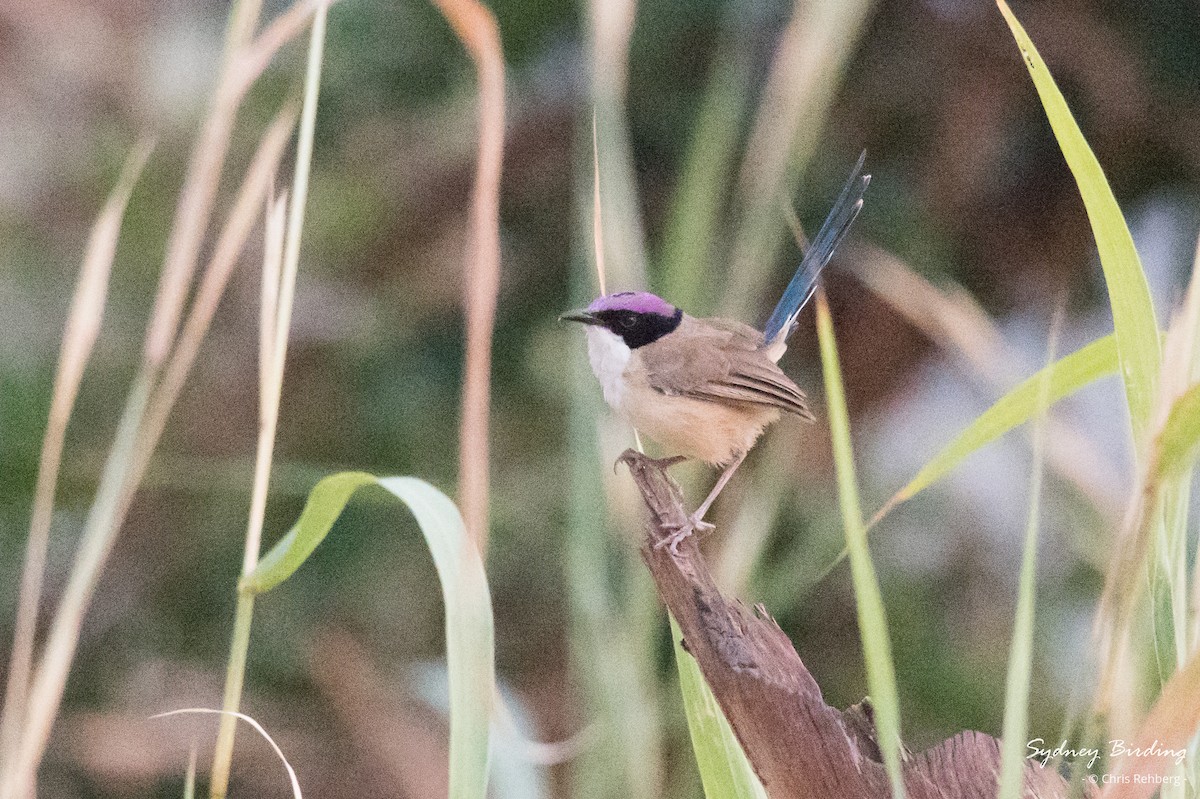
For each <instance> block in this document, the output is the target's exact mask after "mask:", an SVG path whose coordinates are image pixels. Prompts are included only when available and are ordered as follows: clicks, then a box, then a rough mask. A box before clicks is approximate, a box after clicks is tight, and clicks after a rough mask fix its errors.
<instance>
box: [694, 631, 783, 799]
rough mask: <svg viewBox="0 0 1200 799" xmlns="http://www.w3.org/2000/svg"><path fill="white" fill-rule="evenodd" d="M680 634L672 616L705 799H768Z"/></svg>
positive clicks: (697, 765) (697, 764)
mask: <svg viewBox="0 0 1200 799" xmlns="http://www.w3.org/2000/svg"><path fill="white" fill-rule="evenodd" d="M682 637H683V636H682V634H681V633H680V632H679V626H678V625H677V624H676V623H675V619H673V618H672V619H671V640H673V641H674V642H675V664H676V666H678V668H679V690H680V693H682V694H683V709H684V712H685V714H686V715H687V722H688V732H689V733H691V738H692V751H693V752H694V753H695V755H696V767H697V768H698V769H699V770H700V781H701V782H702V783H703V784H704V795H705V797H707V799H767V792H766V790H765V789H764V788H763V786H762V783H761V782H759V780H758V776H757V775H756V774H755V773H754V769H753V767H751V765H750V761H749V760H747V759H746V753H745V752H744V751H742V745H741V744H740V743H738V739H737V737H736V736H735V735H734V734H733V729H732V728H731V727H730V726H729V722H728V721H727V720H726V719H725V714H724V713H723V712H721V706H720V705H718V704H717V699H716V697H714V696H713V694H712V691H711V690H709V688H708V683H706V682H705V681H704V675H702V674H701V673H700V666H699V665H697V663H696V659H695V658H694V657H692V656H691V655H689V654H688V653H687V651H686V650H684V648H683V646H682V644H681V641H682Z"/></svg>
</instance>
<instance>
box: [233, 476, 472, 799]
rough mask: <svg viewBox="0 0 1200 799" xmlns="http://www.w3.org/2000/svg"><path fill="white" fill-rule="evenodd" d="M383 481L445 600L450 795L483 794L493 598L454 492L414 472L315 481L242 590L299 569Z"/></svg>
mask: <svg viewBox="0 0 1200 799" xmlns="http://www.w3.org/2000/svg"><path fill="white" fill-rule="evenodd" d="M372 485H373V486H378V487H380V488H382V489H384V490H385V491H387V492H388V493H390V494H391V495H392V496H394V497H395V498H396V499H398V500H400V501H401V502H402V503H403V504H404V505H405V506H406V507H407V508H408V509H409V510H410V511H411V512H412V514H413V516H415V517H416V520H417V525H418V526H419V527H420V528H421V533H422V534H423V535H424V536H425V543H426V545H428V547H429V553H430V555H432V556H433V564H434V566H435V567H436V568H437V573H438V580H439V581H440V583H441V587H442V598H443V600H444V601H445V603H446V664H447V671H448V673H449V677H450V797H451V799H483V797H484V795H485V792H486V789H487V772H488V725H489V724H490V721H491V716H492V702H493V697H494V695H495V670H494V669H495V643H494V633H493V626H492V603H491V598H490V596H489V594H488V586H487V577H486V576H485V574H484V569H483V560H482V558H480V555H479V550H478V549H477V547H476V546H475V544H474V543H473V542H472V541H471V539H470V538H469V537H468V535H467V531H466V528H465V527H464V525H463V520H462V516H461V515H460V514H459V512H458V509H457V508H456V507H455V506H454V503H453V502H451V501H450V498H449V497H447V496H446V495H445V494H443V493H442V492H441V491H438V490H437V489H436V488H434V487H433V486H431V485H430V484H429V483H426V482H425V481H423V480H418V479H417V478H415V477H382V478H381V477H375V476H374V475H370V474H367V473H365V472H342V473H340V474H335V475H331V476H329V477H326V478H325V479H324V480H322V481H321V482H319V483H317V485H316V487H314V488H313V490H312V492H311V493H310V494H309V496H308V502H307V503H306V504H305V506H304V510H303V511H302V512H301V514H300V518H299V520H298V521H297V522H296V524H295V526H294V527H293V528H292V529H291V530H290V531H289V532H288V534H287V535H285V536H284V537H283V538H282V539H281V540H280V541H279V543H277V544H276V545H275V546H274V547H272V548H271V551H270V552H268V553H267V554H266V555H264V556H263V558H262V560H261V561H259V564H258V567H257V568H256V569H255V570H254V571H253V572H252V573H251V574H249V575H248V576H247V577H246V578H245V579H244V580H242V582H241V585H240V586H239V588H240V590H242V591H245V592H248V593H252V594H261V593H265V592H266V591H270V590H271V589H272V588H274V587H276V586H278V585H279V584H280V583H282V582H283V581H284V580H286V579H287V578H288V577H290V576H291V575H292V574H293V573H295V571H296V569H298V568H299V567H300V566H301V565H302V564H303V563H304V561H305V560H306V559H307V558H308V556H309V555H311V554H312V552H313V550H315V549H316V548H317V545H319V544H320V543H321V541H323V540H324V539H325V536H326V535H328V534H329V530H330V528H332V527H333V523H334V522H335V521H337V518H338V516H340V515H341V512H342V509H343V508H345V506H346V503H347V502H349V501H350V498H351V497H352V496H353V495H354V493H355V492H356V491H358V490H359V489H360V488H363V487H364V486H372Z"/></svg>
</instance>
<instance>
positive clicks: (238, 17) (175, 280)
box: [144, 0, 262, 369]
mask: <svg viewBox="0 0 1200 799" xmlns="http://www.w3.org/2000/svg"><path fill="white" fill-rule="evenodd" d="M261 7H262V0H239V2H237V3H236V4H235V5H234V7H233V10H232V12H231V14H230V19H229V27H228V30H227V38H226V41H225V56H224V59H223V63H222V67H221V74H220V77H219V78H218V79H217V88H216V91H215V92H214V94H213V101H212V107H211V110H210V111H209V113H208V115H207V116H206V117H205V119H204V124H203V127H202V129H201V131H200V138H199V140H198V141H197V144H196V147H195V149H193V150H192V157H191V160H190V161H189V162H188V171H187V175H186V177H185V178H184V181H183V188H182V189H181V190H180V192H179V202H178V203H177V205H176V209H175V224H174V225H173V226H172V227H171V234H170V238H169V239H168V240H167V257H166V261H165V262H164V264H163V272H162V277H161V278H160V279H159V284H158V295H157V296H156V297H155V300H154V310H153V311H152V312H151V315H150V325H149V327H148V328H147V331H146V344H145V356H144V357H145V360H146V363H147V364H148V365H149V366H150V368H152V369H157V368H158V366H160V365H161V364H162V362H163V361H164V360H165V359H166V357H167V354H168V353H169V352H170V350H171V346H172V344H173V343H174V340H175V333H176V329H177V327H178V324H179V317H180V315H181V314H182V312H183V305H184V302H185V301H186V299H187V293H188V289H189V288H190V287H191V282H192V275H193V273H194V272H195V270H196V258H197V255H198V254H199V252H200V244H201V242H202V241H203V240H204V234H205V232H206V231H207V230H208V220H209V217H210V215H211V213H212V206H213V201H214V200H215V199H216V196H217V185H218V184H219V183H220V181H221V168H222V167H223V166H224V165H225V155H226V153H227V152H228V150H229V139H230V134H231V133H232V131H233V124H234V122H235V121H236V119H237V110H238V106H239V105H240V104H241V97H242V94H241V93H240V92H238V91H237V87H238V82H237V81H235V80H234V79H233V76H234V75H235V74H236V73H237V71H238V68H239V67H240V64H239V59H238V55H239V54H240V52H241V50H242V47H243V46H245V44H246V43H247V42H249V41H250V37H251V36H252V35H253V32H254V29H255V27H257V25H258V15H259V11H260V10H261Z"/></svg>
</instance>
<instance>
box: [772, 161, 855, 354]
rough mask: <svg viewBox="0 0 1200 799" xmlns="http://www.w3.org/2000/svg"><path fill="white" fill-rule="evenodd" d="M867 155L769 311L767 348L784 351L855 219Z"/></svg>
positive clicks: (781, 352) (853, 172)
mask: <svg viewBox="0 0 1200 799" xmlns="http://www.w3.org/2000/svg"><path fill="white" fill-rule="evenodd" d="M866 158H867V151H866V150H863V152H862V155H860V156H859V157H858V163H857V164H855V165H854V170H853V171H852V172H851V173H850V178H849V180H847V181H846V186H845V188H843V189H842V193H841V194H840V195H839V196H838V198H837V202H836V203H834V204H833V209H832V210H831V211H830V212H829V216H827V217H826V218H825V222H824V224H822V225H821V229H820V230H819V231H818V232H817V235H816V238H814V239H813V240H812V243H811V244H810V245H809V247H808V251H807V252H806V253H804V258H803V259H801V261H800V266H799V268H797V269H796V274H795V275H793V276H792V280H791V282H790V283H788V287H787V288H786V289H785V290H784V292H783V296H782V297H780V298H779V304H778V305H776V306H775V310H774V311H772V312H771V318H770V319H768V320H767V326H766V329H765V330H764V331H763V340H764V341H765V342H766V347H767V348H769V349H778V351H779V355H782V354H783V350H784V347H783V346H782V345H783V343H784V341H786V340H787V337H788V336H790V335H791V334H792V331H793V330H794V329H795V328H796V319H797V318H798V317H799V316H800V310H801V309H802V308H803V307H804V305H805V303H807V302H808V300H809V299H810V298H811V297H812V295H813V292H814V291H815V290H816V288H817V276H818V275H820V274H821V270H822V269H824V268H825V265H826V264H828V263H829V259H830V258H832V257H833V251H834V250H836V249H837V247H838V245H839V244H841V243H842V239H844V238H845V237H846V232H847V231H848V230H849V229H850V225H851V223H852V222H854V218H855V217H856V216H858V212H859V211H861V210H862V206H863V194H864V193H865V192H866V190H867V184H868V183H870V182H871V176H870V175H863V174H860V173H861V172H862V168H863V162H865V161H866Z"/></svg>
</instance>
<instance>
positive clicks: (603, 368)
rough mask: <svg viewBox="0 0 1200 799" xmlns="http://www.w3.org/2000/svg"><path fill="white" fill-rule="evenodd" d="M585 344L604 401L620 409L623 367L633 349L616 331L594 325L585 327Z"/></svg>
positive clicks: (623, 379)
mask: <svg viewBox="0 0 1200 799" xmlns="http://www.w3.org/2000/svg"><path fill="white" fill-rule="evenodd" d="M587 345H588V360H589V361H591V364H592V372H594V373H595V375H596V379H597V380H599V381H600V387H601V388H602V389H604V401H605V402H607V403H608V404H609V405H610V406H612V408H613V409H614V410H618V411H619V410H621V403H622V401H623V400H624V398H625V378H624V375H625V367H626V366H628V365H629V358H630V356H632V355H633V350H631V349H629V346H628V345H627V344H626V343H625V342H624V340H622V338H621V337H620V336H618V335H617V334H616V333H614V332H612V331H611V330H609V329H607V328H604V327H598V326H595V325H592V326H589V327H588V329H587Z"/></svg>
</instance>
